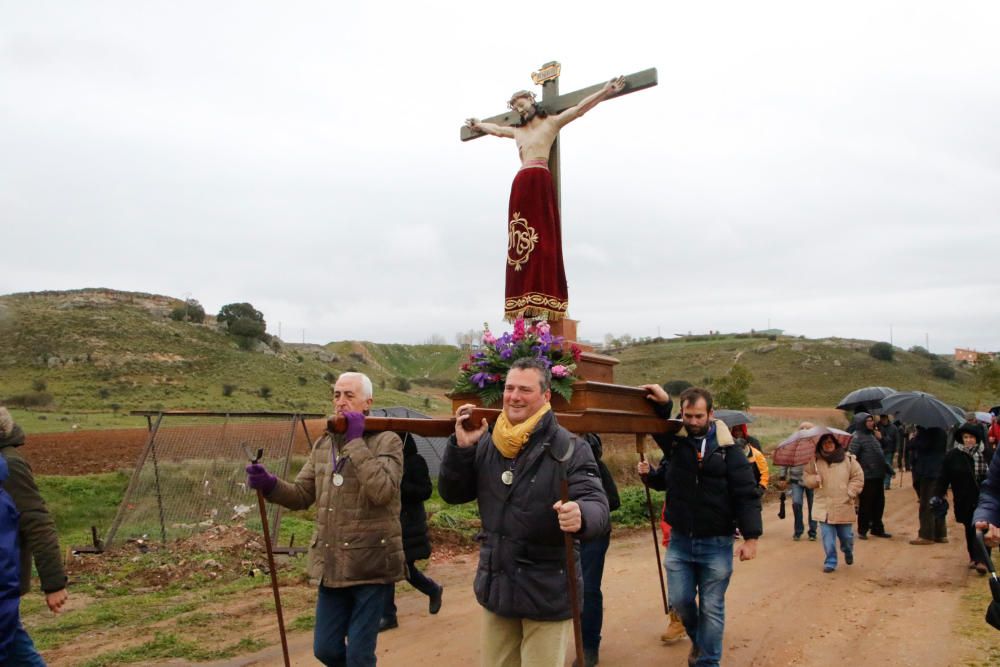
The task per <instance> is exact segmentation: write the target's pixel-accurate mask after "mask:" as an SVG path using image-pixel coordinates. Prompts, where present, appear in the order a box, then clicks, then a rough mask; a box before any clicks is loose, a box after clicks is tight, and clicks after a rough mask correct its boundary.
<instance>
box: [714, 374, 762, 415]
mask: <svg viewBox="0 0 1000 667" xmlns="http://www.w3.org/2000/svg"><path fill="white" fill-rule="evenodd" d="M752 382H753V374H752V373H750V369H748V368H747V367H746V366H744V365H742V364H733V367H732V368H730V369H729V372H728V373H726V374H725V375H724V376H722V377H721V378H719V379H718V380H717V381H716V382H715V386H713V387H712V389H713V392H712V393H714V394H715V407H718V408H729V409H731V410H746V409H747V407H748V406H749V405H750V398H749V396H748V392H749V391H750V384H751V383H752Z"/></svg>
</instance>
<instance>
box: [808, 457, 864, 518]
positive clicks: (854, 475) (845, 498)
mask: <svg viewBox="0 0 1000 667" xmlns="http://www.w3.org/2000/svg"><path fill="white" fill-rule="evenodd" d="M838 446H839V445H838ZM819 452H820V445H819V444H818V443H817V445H816V459H815V460H814V461H813V462H811V463H807V464H806V466H805V468H804V470H803V475H802V485H803V486H804V487H806V488H807V489H816V490H817V491H816V504H815V506H814V507H813V516H814V517H815V518H816V520H817V521H822V522H823V523H832V524H836V523H842V524H851V523H854V521H855V519H856V518H857V515H856V513H855V511H854V508H855V505H857V502H858V495H859V494H860V493H861V489H863V488H864V486H865V474H864V472H863V471H862V470H861V464H859V463H858V460H857V458H855V456H854V455H853V454H850V453H845V454H844V460H843V461H840V462H838V463H830V462H828V461H827V460H826V459H824V458H823V457H822V456H820V455H819Z"/></svg>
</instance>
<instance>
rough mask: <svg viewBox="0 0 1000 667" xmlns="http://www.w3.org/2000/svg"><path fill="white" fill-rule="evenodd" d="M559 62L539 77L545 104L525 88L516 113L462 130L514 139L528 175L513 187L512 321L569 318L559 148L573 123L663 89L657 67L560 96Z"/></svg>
mask: <svg viewBox="0 0 1000 667" xmlns="http://www.w3.org/2000/svg"><path fill="white" fill-rule="evenodd" d="M560 69H561V68H560V65H559V63H555V62H552V63H546V64H545V65H543V66H542V68H541V69H540V70H539V71H538V72H534V73H532V75H531V78H532V80H533V81H534V82H535V84H536V85H541V86H542V101H541V102H540V103H539V102H538V101H536V99H535V94H534V93H532V92H530V91H527V90H522V91H518V92H516V93H514V95H512V96H511V98H510V100H509V101H508V102H507V106H508V108H509V109H510V111H509V112H507V113H504V114H500V115H498V116H493V117H492V118H487V119H486V120H483V121H481V120H478V119H476V118H470V119H468V120H467V121H466V123H465V126H464V127H463V128H462V134H461V138H462V141H468V140H469V139H475V138H477V137H481V136H483V135H484V134H491V135H493V136H496V137H505V138H508V139H514V140H515V142H516V143H517V151H518V156H519V157H520V159H521V169H520V170H519V171H518V173H517V175H516V176H515V177H514V183H513V184H512V185H511V191H510V204H509V206H508V211H507V213H508V217H507V281H506V287H505V291H504V318H505V319H507V320H510V321H513V320H515V319H517V318H518V317H522V316H523V317H537V318H544V319H548V320H559V319H562V318H564V317H566V314H567V310H568V308H569V294H568V290H567V287H566V272H565V269H564V268H563V259H562V232H561V228H560V205H559V203H560V201H559V197H560V191H559V143H558V135H559V130H561V129H562V128H563V127H564V126H565V125H566V124H568V123H570V122H572V121H574V120H576V119H577V118H579V117H580V116H582V115H583V114H585V113H586V112H587V111H589V110H590V109H593V108H594V107H595V106H597V104H599V103H600V102H602V101H603V100H606V99H608V98H609V97H613V96H617V95H622V94H625V93H631V92H635V91H636V90H642V89H643V88H648V87H650V86H655V85H656V69H655V68H654V69H648V70H644V71H642V72H638V73H636V74H631V75H629V76H620V77H618V78H616V79H612V80H611V81H608V82H607V83H604V84H597V85H595V86H590V87H588V88H583V89H581V90H577V91H575V92H572V93H568V94H566V95H559V72H560Z"/></svg>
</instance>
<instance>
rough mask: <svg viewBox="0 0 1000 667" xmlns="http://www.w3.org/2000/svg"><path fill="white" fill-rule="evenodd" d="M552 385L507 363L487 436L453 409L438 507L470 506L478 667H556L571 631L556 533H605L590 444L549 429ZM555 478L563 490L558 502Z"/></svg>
mask: <svg viewBox="0 0 1000 667" xmlns="http://www.w3.org/2000/svg"><path fill="white" fill-rule="evenodd" d="M551 384H552V375H551V373H550V372H549V367H548V365H547V364H546V363H545V362H544V361H542V360H540V359H534V358H525V359H518V360H516V361H515V362H514V363H513V364H512V365H511V368H510V370H509V371H508V372H507V378H506V381H505V384H504V391H503V411H502V412H501V413H500V417H499V418H498V419H497V422H496V424H495V425H494V427H493V432H492V433H490V432H489V430H488V425H487V423H486V420H485V419H483V420H482V422H481V423H480V424H478V425H477V424H471V423H470V424H468V425H467V424H466V422H467V421H468V420H469V416H470V414H471V413H472V409H473V407H474V406H472V405H471V404H466V405H463V406H461V407H460V408H459V409H458V411H457V412H456V413H455V434H454V435H453V436H451V437H450V438H449V441H448V446H447V447H446V449H445V454H444V458H443V459H442V461H441V473H440V478H439V480H438V490H439V491H440V493H441V497H442V498H443V499H444V500H445V502H448V503H453V504H454V503H466V502H469V501H472V500H476V501H478V503H479V515H480V518H481V519H482V532H481V533H480V534H479V538H478V539H479V542H480V547H479V568H478V569H477V571H476V578H475V581H474V582H473V590H474V591H475V594H476V600H478V602H479V604H480V605H482V607H483V616H482V625H481V645H482V651H481V657H480V662H481V664H482V665H484V667H495V666H497V665H502V666H503V667H518V666H520V665H525V666H526V667H527V666H531V667H562V665H563V664H564V663H565V660H566V642H567V640H568V639H569V637H570V634H571V632H572V624H571V622H570V618H571V617H572V609H571V607H570V601H569V594H568V582H567V580H566V571H567V563H566V548H565V541H564V537H563V535H564V534H565V533H569V534H570V535H572V536H573V537H574V538H575V539H576V540H578V541H579V540H589V539H593V538H596V537H599V536H602V535H604V534H605V533H607V532H608V529H609V521H610V520H609V517H608V499H607V496H606V495H605V492H604V488H603V487H602V486H601V475H600V471H599V470H598V467H597V463H596V462H595V461H594V456H593V454H592V453H591V450H590V446H589V445H587V443H585V442H583V441H582V440H580V438H578V437H577V436H575V435H573V434H572V433H570V432H569V431H567V430H566V429H564V428H563V427H561V426H559V423H558V422H557V421H556V417H555V414H554V413H553V412H552V408H551V406H550V405H549V399H550V398H551V396H552V392H551V388H550V387H551ZM562 479H566V480H567V482H568V486H569V500H568V502H565V503H564V502H562V500H561V498H560V483H561V480H562ZM579 549H580V546H579V542H577V543H576V548H575V552H574V563H573V567H574V570H573V571H575V573H576V579H577V589H578V590H580V591H582V590H583V579H582V576H581V571H580V558H579V555H580V554H579ZM584 661H585V665H587V666H588V667H589V666H590V665H594V664H597V661H598V656H597V655H596V653H593V654H589V655H588V654H585V656H584ZM581 667H582V666H581Z"/></svg>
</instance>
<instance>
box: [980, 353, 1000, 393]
mask: <svg viewBox="0 0 1000 667" xmlns="http://www.w3.org/2000/svg"><path fill="white" fill-rule="evenodd" d="M975 380H976V389H977V390H978V392H979V393H980V394H991V395H993V396H996V395H998V394H1000V364H998V363H997V362H995V361H991V362H980V363H979V364H977V365H976V370H975Z"/></svg>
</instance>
